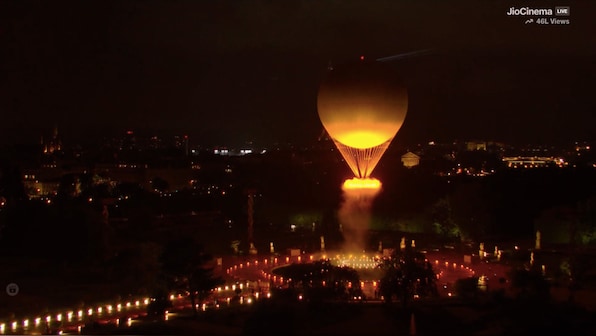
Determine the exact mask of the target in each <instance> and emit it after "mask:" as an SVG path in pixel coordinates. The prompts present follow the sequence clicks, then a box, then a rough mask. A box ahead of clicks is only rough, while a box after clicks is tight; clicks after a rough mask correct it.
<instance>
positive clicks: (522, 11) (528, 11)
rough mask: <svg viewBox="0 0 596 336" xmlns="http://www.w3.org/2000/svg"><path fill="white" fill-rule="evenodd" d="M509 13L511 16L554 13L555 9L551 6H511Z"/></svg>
mask: <svg viewBox="0 0 596 336" xmlns="http://www.w3.org/2000/svg"><path fill="white" fill-rule="evenodd" d="M507 15H509V16H526V15H532V16H538V15H553V10H552V9H550V8H530V7H520V8H515V7H511V8H509V11H508V12H507Z"/></svg>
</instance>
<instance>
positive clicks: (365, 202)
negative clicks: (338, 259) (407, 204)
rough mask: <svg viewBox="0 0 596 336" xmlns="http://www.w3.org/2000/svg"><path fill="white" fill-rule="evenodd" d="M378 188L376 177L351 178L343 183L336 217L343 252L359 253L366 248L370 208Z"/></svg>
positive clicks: (370, 216)
mask: <svg viewBox="0 0 596 336" xmlns="http://www.w3.org/2000/svg"><path fill="white" fill-rule="evenodd" d="M359 185H360V186H359ZM380 190H381V183H380V182H379V181H378V180H376V179H351V180H347V181H346V183H344V185H343V187H342V191H343V202H342V204H341V206H340V209H339V211H338V219H339V225H340V230H341V232H342V234H343V238H344V245H343V246H342V250H343V251H344V252H345V253H361V252H363V251H365V250H366V245H367V241H368V233H369V230H370V223H371V218H372V215H371V208H372V204H373V201H374V199H375V197H376V196H377V195H378V194H379V192H380Z"/></svg>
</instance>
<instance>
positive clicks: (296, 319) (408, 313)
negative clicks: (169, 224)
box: [83, 299, 596, 336]
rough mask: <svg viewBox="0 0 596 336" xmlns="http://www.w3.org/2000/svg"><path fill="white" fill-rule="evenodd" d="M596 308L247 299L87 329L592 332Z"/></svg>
mask: <svg viewBox="0 0 596 336" xmlns="http://www.w3.org/2000/svg"><path fill="white" fill-rule="evenodd" d="M594 317H595V316H594V314H593V313H592V312H589V311H587V310H585V309H582V308H579V307H577V306H574V305H571V304H554V303H550V302H535V301H527V300H526V301H522V300H507V299H501V300H500V301H498V302H497V301H495V300H493V299H481V300H475V301H473V302H471V301H469V302H462V301H460V300H458V299H439V300H437V301H427V302H420V301H418V302H415V303H414V304H412V305H411V306H410V307H408V308H404V307H403V306H402V305H401V304H399V303H396V304H391V305H387V304H383V303H380V302H369V303H316V304H315V303H305V302H294V303H288V302H278V301H272V300H269V301H261V302H259V303H258V304H255V305H253V306H246V305H245V306H238V307H229V308H225V309H221V310H212V311H206V312H200V313H199V315H198V316H197V317H195V316H193V314H192V313H191V312H189V311H182V312H179V313H177V314H175V315H174V316H171V317H170V318H169V319H168V320H167V321H155V320H147V319H140V320H137V321H134V323H133V324H132V325H131V326H130V327H126V328H117V327H116V326H113V327H111V326H109V325H105V326H98V327H96V328H86V329H85V330H84V331H83V332H84V333H85V334H104V335H105V334H121V335H166V334H167V335H272V334H280V335H281V334H283V335H296V336H299V335H412V334H416V335H529V334H541V333H544V334H547V333H548V334H553V333H554V334H567V335H571V334H572V335H595V334H596V324H595V323H593V318H594Z"/></svg>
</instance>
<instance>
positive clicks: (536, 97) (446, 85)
mask: <svg viewBox="0 0 596 336" xmlns="http://www.w3.org/2000/svg"><path fill="white" fill-rule="evenodd" d="M426 3H427V4H419V2H415V1H411V2H410V1H407V2H405V1H404V2H400V1H395V0H387V1H364V0H362V1H336V0H326V1H306V0H304V1H285V0H284V1H256V0H254V1H200V0H197V1H190V0H189V1H174V0H162V1H86V0H85V1H84V0H81V1H69V2H66V1H23V0H14V1H1V2H0V45H1V48H0V111H1V117H0V118H1V121H0V132H1V135H0V144H1V143H4V144H9V143H15V142H34V141H37V140H38V139H39V136H40V135H41V134H42V133H46V134H47V133H49V132H50V130H51V128H52V127H53V125H54V124H56V125H58V126H59V128H60V131H61V133H62V134H63V136H64V138H65V142H66V143H69V142H70V143H72V142H76V141H81V139H82V138H84V137H87V138H88V139H93V140H95V139H96V137H97V139H99V137H100V136H101V135H102V134H113V133H120V132H123V131H124V130H125V129H134V130H136V131H137V132H142V131H146V132H156V133H158V132H161V133H164V132H166V133H167V132H169V133H185V134H189V135H190V136H191V139H192V142H193V143H202V144H224V145H237V144H242V143H243V142H244V141H255V143H257V144H270V143H271V142H273V141H280V142H286V141H291V142H295V143H309V142H312V141H313V140H314V139H316V138H317V136H318V135H319V134H320V133H321V129H322V126H321V124H320V122H319V119H318V116H317V112H316V94H317V89H318V85H319V82H320V80H321V78H322V76H323V75H324V73H325V71H326V68H327V65H328V63H329V62H330V61H331V62H333V63H342V62H347V61H351V60H356V59H357V58H358V56H360V55H365V56H366V57H368V58H369V59H374V58H378V57H384V56H390V55H394V54H399V53H403V52H408V51H414V50H420V49H427V48H432V49H433V50H434V53H433V54H431V55H427V56H420V57H417V58H412V59H407V60H402V61H398V62H392V66H394V67H395V68H396V69H397V70H398V71H399V72H401V73H402V75H403V77H404V79H405V81H406V83H407V84H408V86H409V89H410V109H409V112H408V116H407V118H406V122H405V123H404V126H403V127H402V130H401V131H400V133H399V134H398V138H397V139H396V141H404V142H413V141H423V140H426V139H430V138H434V139H437V140H451V139H454V138H457V139H471V138H482V139H496V140H503V141H509V142H531V143H542V142H551V143H556V142H568V141H572V140H574V139H576V138H582V139H592V138H593V137H592V135H593V130H594V125H595V124H596V98H595V97H596V94H594V92H595V90H596V77H595V74H596V65H595V63H596V62H595V60H596V38H595V37H594V33H595V32H596V20H594V15H595V14H596V6H594V5H592V4H591V2H589V1H582V2H569V1H558V2H557V3H552V2H551V3H549V2H539V1H517V2H514V1H510V2H507V1H474V2H449V3H450V4H449V5H445V4H443V2H438V1H437V2H432V1H429V2H426ZM455 3H457V5H455ZM522 5H531V6H532V7H540V6H541V5H545V6H547V7H551V8H552V7H553V6H554V5H569V6H571V16H570V19H571V25H569V26H554V25H551V26H540V25H535V24H533V25H524V23H523V22H524V21H525V19H527V18H524V17H515V18H513V17H508V16H507V15H506V14H505V13H506V11H507V10H508V8H509V7H511V6H516V7H520V6H522Z"/></svg>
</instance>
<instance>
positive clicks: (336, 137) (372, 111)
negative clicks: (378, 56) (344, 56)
mask: <svg viewBox="0 0 596 336" xmlns="http://www.w3.org/2000/svg"><path fill="white" fill-rule="evenodd" d="M317 109H318V112H319V118H320V119H321V123H322V124H323V126H324V127H325V129H326V130H327V133H328V134H329V136H330V137H331V139H332V140H333V142H334V143H335V145H336V146H337V148H338V149H339V151H340V153H341V154H342V156H343V157H344V159H345V160H346V162H347V164H348V166H349V167H350V169H352V171H353V172H354V175H355V176H357V177H360V178H365V177H369V176H370V174H371V173H372V171H373V169H374V168H375V166H376V165H377V163H378V162H379V160H380V158H381V157H382V156H383V153H384V152H385V150H386V149H387V147H388V146H389V143H390V142H391V140H392V139H393V137H394V136H395V134H396V133H397V132H398V131H399V129H400V128H401V126H402V124H403V123H404V121H405V118H406V113H407V109H408V94H407V89H406V87H405V86H404V85H403V83H402V82H401V81H400V80H399V78H398V77H397V76H395V75H394V74H392V73H391V69H388V68H386V67H385V65H383V64H382V63H380V62H358V63H357V64H355V65H354V64H353V65H351V66H345V67H343V68H342V67H340V68H338V69H334V70H332V71H330V72H329V73H328V76H327V78H326V79H325V81H324V82H323V83H322V85H321V87H320V89H319V95H318V98H317Z"/></svg>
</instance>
